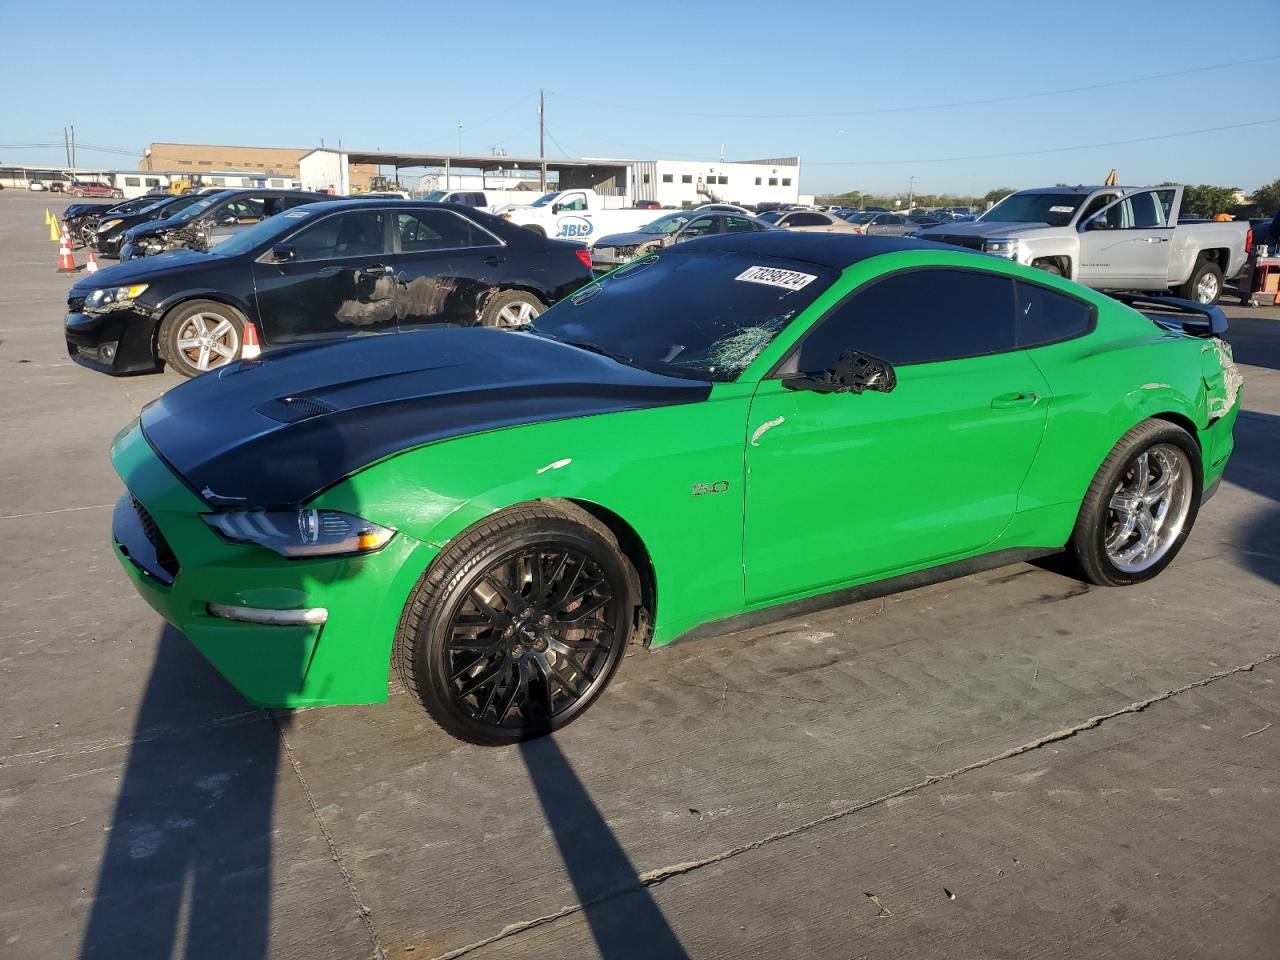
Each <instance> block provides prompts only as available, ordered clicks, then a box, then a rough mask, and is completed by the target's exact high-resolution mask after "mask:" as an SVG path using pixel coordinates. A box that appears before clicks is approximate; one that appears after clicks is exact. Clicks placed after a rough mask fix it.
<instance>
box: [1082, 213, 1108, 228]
mask: <svg viewBox="0 0 1280 960" xmlns="http://www.w3.org/2000/svg"><path fill="white" fill-rule="evenodd" d="M1084 228H1085V229H1086V230H1110V229H1111V224H1109V223H1107V218H1106V217H1104V216H1101V215H1099V216H1096V217H1091V218H1090V219H1089V221H1088V222H1087V223H1086V224H1085V225H1084Z"/></svg>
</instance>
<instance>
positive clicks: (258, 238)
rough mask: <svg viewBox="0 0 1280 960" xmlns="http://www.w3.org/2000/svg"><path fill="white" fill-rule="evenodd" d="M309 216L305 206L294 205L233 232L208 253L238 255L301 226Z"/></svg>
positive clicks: (224, 255)
mask: <svg viewBox="0 0 1280 960" xmlns="http://www.w3.org/2000/svg"><path fill="white" fill-rule="evenodd" d="M310 216H311V211H310V210H308V209H307V208H306V207H294V208H293V209H292V210H290V211H288V212H287V213H282V214H280V215H278V216H275V217H267V219H265V220H261V221H259V222H258V223H255V224H254V225H253V226H251V227H245V228H244V229H243V230H239V231H237V232H236V233H233V234H232V235H231V236H230V237H228V238H227V239H226V240H223V241H222V242H221V243H219V244H218V245H217V246H216V247H214V248H213V250H211V251H210V253H211V254H212V255H213V256H215V257H238V256H239V255H240V254H242V253H248V252H249V251H250V250H252V249H254V247H259V246H261V245H262V244H264V243H267V242H269V241H271V240H272V239H273V238H275V237H278V236H280V235H281V234H284V233H287V232H289V231H290V230H294V229H296V228H298V227H300V226H302V224H303V223H306V222H307V218H309V217H310Z"/></svg>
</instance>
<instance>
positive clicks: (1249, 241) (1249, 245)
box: [1244, 224, 1253, 256]
mask: <svg viewBox="0 0 1280 960" xmlns="http://www.w3.org/2000/svg"><path fill="white" fill-rule="evenodd" d="M1244 253H1245V256H1248V255H1249V254H1251V253H1253V225H1252V224H1250V225H1249V229H1248V230H1246V231H1245V234H1244Z"/></svg>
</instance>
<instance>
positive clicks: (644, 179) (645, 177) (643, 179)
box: [640, 173, 649, 183]
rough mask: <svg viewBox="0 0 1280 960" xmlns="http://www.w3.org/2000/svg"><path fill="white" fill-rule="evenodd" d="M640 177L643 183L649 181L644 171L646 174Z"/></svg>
mask: <svg viewBox="0 0 1280 960" xmlns="http://www.w3.org/2000/svg"><path fill="white" fill-rule="evenodd" d="M640 179H641V180H642V181H643V182H644V183H648V182H649V175H648V174H647V173H646V174H645V175H644V176H643V177H641V178H640Z"/></svg>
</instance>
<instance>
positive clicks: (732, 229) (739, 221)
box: [724, 217, 758, 233]
mask: <svg viewBox="0 0 1280 960" xmlns="http://www.w3.org/2000/svg"><path fill="white" fill-rule="evenodd" d="M756 229H758V227H757V226H756V225H755V224H753V223H752V222H751V221H750V220H748V219H747V218H746V217H725V218H724V232H725V233H750V232H751V231H752V230H756Z"/></svg>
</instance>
